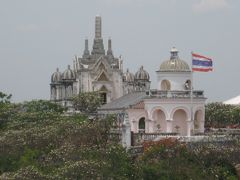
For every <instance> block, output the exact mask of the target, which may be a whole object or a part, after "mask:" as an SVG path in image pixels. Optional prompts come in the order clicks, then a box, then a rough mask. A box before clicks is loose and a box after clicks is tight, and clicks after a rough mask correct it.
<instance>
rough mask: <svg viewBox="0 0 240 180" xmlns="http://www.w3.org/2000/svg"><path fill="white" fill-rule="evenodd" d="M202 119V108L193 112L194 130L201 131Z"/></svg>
mask: <svg viewBox="0 0 240 180" xmlns="http://www.w3.org/2000/svg"><path fill="white" fill-rule="evenodd" d="M202 120H203V112H202V110H197V111H196V112H195V114H194V132H195V133H199V132H201V121H202Z"/></svg>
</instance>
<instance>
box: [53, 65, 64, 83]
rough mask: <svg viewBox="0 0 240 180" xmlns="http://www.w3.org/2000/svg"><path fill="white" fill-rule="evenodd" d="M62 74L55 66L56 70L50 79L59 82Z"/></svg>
mask: <svg viewBox="0 0 240 180" xmlns="http://www.w3.org/2000/svg"><path fill="white" fill-rule="evenodd" d="M61 76H62V74H61V73H60V72H59V69H58V68H57V70H56V72H55V73H53V74H52V77H51V81H52V82H53V83H56V82H59V81H61V80H62V77H61Z"/></svg>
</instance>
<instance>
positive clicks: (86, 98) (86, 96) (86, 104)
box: [73, 91, 101, 114]
mask: <svg viewBox="0 0 240 180" xmlns="http://www.w3.org/2000/svg"><path fill="white" fill-rule="evenodd" d="M100 106H101V97H100V95H99V93H98V92H96V91H94V92H85V93H79V94H78V95H77V96H75V97H73V107H74V108H75V109H76V110H79V111H81V112H82V113H86V114H89V113H95V112H96V111H97V108H98V107H100Z"/></svg>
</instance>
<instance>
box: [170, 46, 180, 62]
mask: <svg viewBox="0 0 240 180" xmlns="http://www.w3.org/2000/svg"><path fill="white" fill-rule="evenodd" d="M170 53H171V57H170V59H178V50H177V48H176V47H173V48H172V49H171V51H170Z"/></svg>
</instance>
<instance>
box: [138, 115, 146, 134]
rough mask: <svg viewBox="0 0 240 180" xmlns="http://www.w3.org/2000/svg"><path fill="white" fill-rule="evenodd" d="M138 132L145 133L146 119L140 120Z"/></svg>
mask: <svg viewBox="0 0 240 180" xmlns="http://www.w3.org/2000/svg"><path fill="white" fill-rule="evenodd" d="M138 132H145V117H142V118H141V119H139V122H138Z"/></svg>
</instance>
